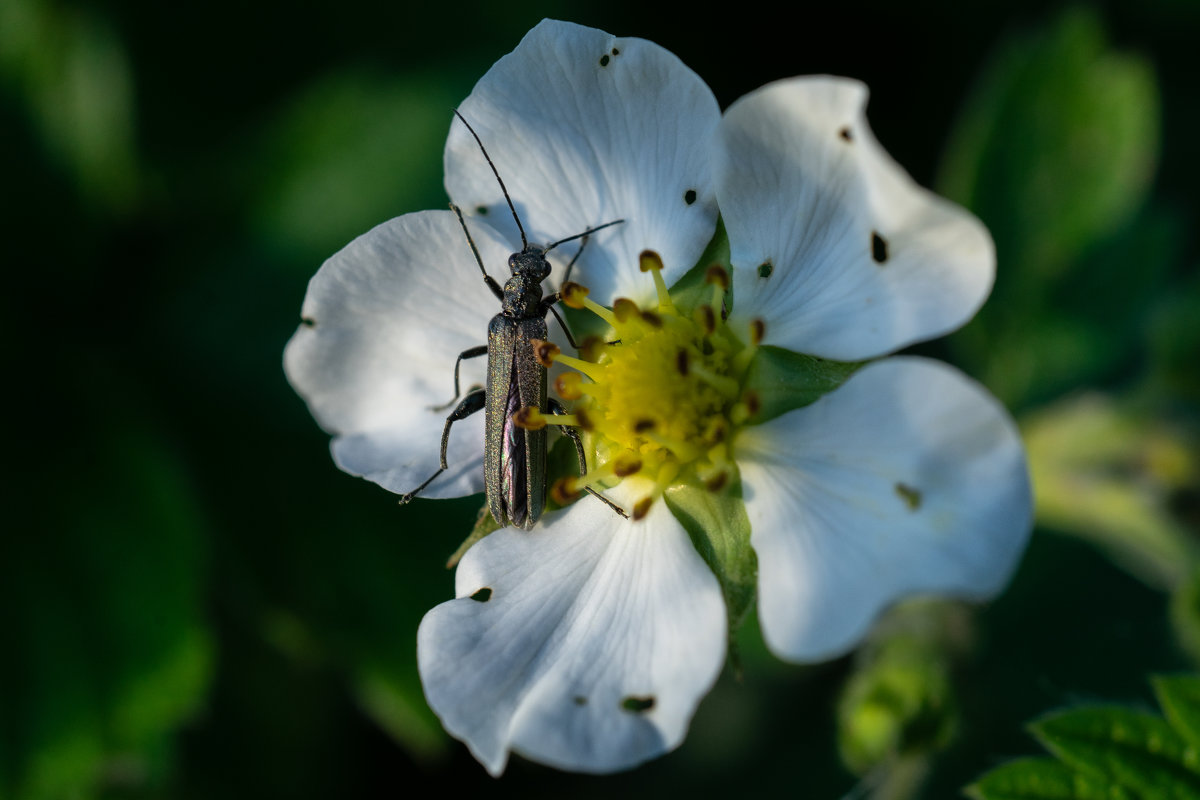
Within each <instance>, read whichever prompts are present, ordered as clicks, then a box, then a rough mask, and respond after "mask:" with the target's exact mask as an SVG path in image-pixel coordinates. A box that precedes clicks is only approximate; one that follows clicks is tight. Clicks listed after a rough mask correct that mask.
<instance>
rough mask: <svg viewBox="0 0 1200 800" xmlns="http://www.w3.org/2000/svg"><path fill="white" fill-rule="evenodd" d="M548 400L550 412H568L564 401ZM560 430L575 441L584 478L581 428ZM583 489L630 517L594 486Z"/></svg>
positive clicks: (584, 462) (566, 427)
mask: <svg viewBox="0 0 1200 800" xmlns="http://www.w3.org/2000/svg"><path fill="white" fill-rule="evenodd" d="M547 400H548V402H549V405H550V413H552V414H558V415H563V414H566V413H567V410H566V409H565V408H563V406H562V403H560V402H558V401H557V400H555V399H554V398H553V397H550V398H547ZM560 430H561V431H562V432H563V433H564V434H565V435H566V436H568V437H570V439H571V441H572V442H574V443H575V455H576V456H578V457H579V477H581V478H582V477H583V476H584V475H586V474H587V454H586V453H584V452H583V437H581V436H580V435H579V430H578V429H577V428H572V427H570V426H569V425H564V426H562V427H561V428H560ZM583 490H584V491H585V492H587V493H588V494H590V495H591V496H592V497H594V498H596V499H597V500H599V501H600V502H601V503H604V505H606V506H608V507H609V508H611V509H612V510H613V511H615V512H617V513H618V514H620V515H621V516H622V517H624V518H625V519H629V515H628V514H626V513H625V510H624V509H623V508H621V507H620V506H619V505H617V504H616V503H614V502H613V501H612V500H609V499H608V498H607V497H605V496H604V495H602V494H600V493H599V492H597V491H596V490H595V489H593V488H592V487H590V486H585V487H583Z"/></svg>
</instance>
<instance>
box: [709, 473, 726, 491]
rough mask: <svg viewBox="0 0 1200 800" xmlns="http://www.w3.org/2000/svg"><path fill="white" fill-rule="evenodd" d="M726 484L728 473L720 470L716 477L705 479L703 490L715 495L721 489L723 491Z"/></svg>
mask: <svg viewBox="0 0 1200 800" xmlns="http://www.w3.org/2000/svg"><path fill="white" fill-rule="evenodd" d="M727 483H729V473H728V472H726V471H725V470H721V471H720V472H718V473H717V474H716V475H713V476H712V477H711V478H706V479H705V481H704V488H705V489H708V490H709V491H710V492H713V493H714V494H715V493H717V492H719V491H721V490H722V489H724V488H725V484H727Z"/></svg>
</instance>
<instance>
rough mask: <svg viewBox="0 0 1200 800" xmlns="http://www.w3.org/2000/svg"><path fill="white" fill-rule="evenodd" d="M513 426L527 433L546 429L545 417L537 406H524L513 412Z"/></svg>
mask: <svg viewBox="0 0 1200 800" xmlns="http://www.w3.org/2000/svg"><path fill="white" fill-rule="evenodd" d="M512 421H513V425H516V426H517V427H518V428H524V429H525V430H527V431H540V430H541V429H542V428H544V427H546V417H545V415H544V414H542V412H541V409H539V408H538V407H537V406H524V407H523V408H520V409H518V410H516V411H514V412H513V415H512Z"/></svg>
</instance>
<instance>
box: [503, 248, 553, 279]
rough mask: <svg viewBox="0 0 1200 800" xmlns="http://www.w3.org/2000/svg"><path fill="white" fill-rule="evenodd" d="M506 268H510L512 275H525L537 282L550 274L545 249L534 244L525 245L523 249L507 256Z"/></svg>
mask: <svg viewBox="0 0 1200 800" xmlns="http://www.w3.org/2000/svg"><path fill="white" fill-rule="evenodd" d="M508 268H509V269H511V270H512V274H513V275H525V276H528V277H530V278H534V279H535V280H537V281H538V282H539V283H541V282H542V281H544V280H545V279H546V278H548V277H549V276H550V262H549V261H547V260H546V251H545V250H544V249H542V248H541V247H538V246H537V245H535V244H529V245H525V249H524V250H522V251H521V252H519V253H513V254H512V255H511V256H509V257H508Z"/></svg>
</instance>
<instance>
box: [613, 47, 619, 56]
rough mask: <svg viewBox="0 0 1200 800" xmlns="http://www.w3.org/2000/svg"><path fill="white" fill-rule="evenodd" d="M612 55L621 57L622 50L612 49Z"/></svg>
mask: <svg viewBox="0 0 1200 800" xmlns="http://www.w3.org/2000/svg"><path fill="white" fill-rule="evenodd" d="M612 54H613V55H614V56H619V55H621V51H620V50H618V49H617V48H615V47H614V48H613V49H612Z"/></svg>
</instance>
